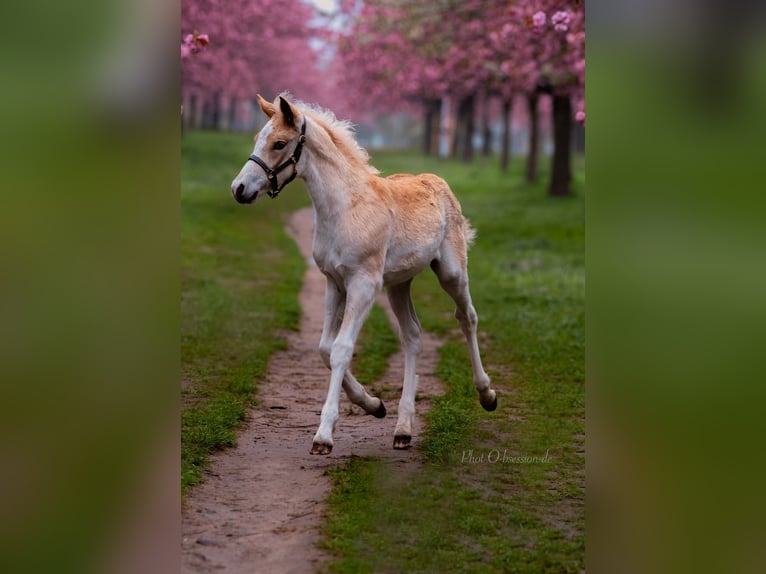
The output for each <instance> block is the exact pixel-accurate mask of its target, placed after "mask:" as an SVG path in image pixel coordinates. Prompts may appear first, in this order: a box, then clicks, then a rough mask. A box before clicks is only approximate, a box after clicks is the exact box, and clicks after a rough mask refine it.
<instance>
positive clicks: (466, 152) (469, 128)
mask: <svg viewBox="0 0 766 574" xmlns="http://www.w3.org/2000/svg"><path fill="white" fill-rule="evenodd" d="M475 111H476V97H475V95H474V94H471V95H470V96H468V97H467V98H466V99H465V133H464V135H463V138H464V139H463V161H464V162H466V163H470V162H471V161H473V131H474V128H475V126H474V115H475Z"/></svg>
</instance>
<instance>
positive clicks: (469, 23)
mask: <svg viewBox="0 0 766 574" xmlns="http://www.w3.org/2000/svg"><path fill="white" fill-rule="evenodd" d="M341 9H342V11H343V13H344V15H345V17H346V18H347V19H348V21H349V22H350V25H349V26H348V27H347V28H346V31H345V32H343V33H338V34H337V36H338V38H337V43H338V46H339V56H340V58H342V61H343V64H344V66H345V68H346V70H347V71H348V72H349V82H348V84H347V86H348V90H349V92H350V94H351V97H352V98H354V99H355V100H360V101H364V102H366V103H367V105H368V106H375V107H377V108H382V109H386V108H389V109H392V108H396V107H398V106H399V105H401V104H402V103H405V102H406V103H408V104H411V103H412V102H413V101H417V102H422V104H423V106H424V110H425V116H424V118H425V119H424V123H425V128H426V129H425V132H426V133H425V137H424V144H425V145H424V147H425V149H426V150H429V149H433V145H431V144H432V142H433V134H432V132H433V130H434V129H435V128H437V127H438V125H439V123H440V122H439V119H438V110H439V109H440V105H439V102H440V101H441V100H442V99H443V98H449V99H451V100H452V101H454V102H456V104H457V105H455V106H454V108H455V110H456V116H457V117H456V122H455V123H456V124H457V126H458V128H457V129H456V134H457V135H456V137H455V138H454V140H453V149H454V151H457V148H459V147H462V151H463V153H462V155H463V157H464V159H467V160H470V158H471V156H472V152H473V145H472V141H471V140H472V135H473V131H474V113H475V107H476V102H477V98H478V97H479V96H480V95H481V96H482V98H483V99H482V109H483V111H482V114H483V117H484V118H485V120H484V123H485V125H486V123H487V122H486V115H487V110H489V109H490V107H489V99H490V98H492V97H494V98H499V99H500V100H501V102H502V107H501V109H502V115H503V120H504V121H503V124H504V126H506V127H505V130H504V132H505V133H504V134H503V156H504V161H503V164H505V165H507V160H508V157H509V150H510V131H509V130H510V113H511V104H512V99H513V98H514V97H515V96H517V95H524V96H526V98H527V100H528V102H529V107H530V116H531V120H532V121H531V122H530V124H531V127H532V128H533V129H531V130H530V138H531V141H530V146H529V149H530V158H529V159H530V161H529V162H528V169H527V174H528V177H529V178H530V179H534V177H535V174H536V149H537V130H536V129H535V126H536V123H537V122H536V118H537V108H538V106H537V100H538V97H539V94H541V93H544V94H549V95H551V97H552V98H553V102H554V105H553V109H554V110H555V111H554V118H553V119H554V120H556V119H558V122H556V121H554V125H557V126H559V128H558V131H557V132H556V133H557V134H558V136H559V137H554V140H555V142H556V147H557V148H559V150H560V151H561V150H562V149H563V152H562V153H563V154H564V155H565V156H566V157H567V158H568V155H569V150H568V147H567V146H566V145H565V144H564V143H563V135H562V134H564V132H565V131H566V129H567V127H566V126H565V121H564V119H566V122H568V124H567V125H568V126H570V127H571V120H572V118H573V116H574V117H576V118H577V119H578V120H579V121H584V107H583V105H584V103H583V97H582V94H583V89H584V85H585V59H584V47H585V30H584V3H583V2H582V1H580V0H515V1H510V2H509V1H507V0H506V1H502V0H433V1H431V2H427V3H425V2H423V3H413V2H406V1H404V0H364V1H360V0H345V1H344V2H342V3H341ZM572 101H574V110H573V109H572V105H571V102H572ZM567 106H568V107H567ZM562 110H563V113H565V118H564V115H562ZM562 118H564V119H562ZM483 131H484V133H487V132H488V130H487V129H486V127H485V128H484V130H483ZM485 147H486V144H485ZM554 156H555V157H556V159H557V160H559V161H555V162H554V168H556V166H558V170H557V169H554V171H555V172H556V173H559V172H561V173H562V174H563V173H564V172H563V167H562V166H564V165H565V164H564V163H563V162H562V161H560V156H561V153H559V154H558V155H557V154H554ZM567 165H568V164H567ZM559 175H560V174H559ZM568 179H569V176H568V175H567V174H565V175H564V180H565V181H566V182H567V183H566V190H568ZM555 180H556V187H555V190H556V193H557V194H560V193H561V191H565V189H564V188H563V187H562V186H561V185H559V182H560V181H562V179H561V178H560V177H558V178H555ZM552 192H553V188H552Z"/></svg>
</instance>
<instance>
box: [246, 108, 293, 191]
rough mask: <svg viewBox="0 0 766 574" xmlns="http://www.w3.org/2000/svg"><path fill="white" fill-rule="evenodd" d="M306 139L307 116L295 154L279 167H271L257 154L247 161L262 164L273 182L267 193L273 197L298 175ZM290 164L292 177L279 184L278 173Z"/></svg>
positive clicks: (270, 181)
mask: <svg viewBox="0 0 766 574" xmlns="http://www.w3.org/2000/svg"><path fill="white" fill-rule="evenodd" d="M305 141H306V118H305V117H304V118H303V125H302V126H301V137H300V138H298V145H296V146H295V151H293V155H291V156H290V157H289V158H287V159H286V160H285V161H284V162H283V163H282V164H280V165H279V166H278V167H276V168H274V169H271V168H270V167H269V166H268V165H266V162H265V161H263V160H262V159H261V158H259V157H258V156H257V155H255V154H253V155H251V156H250V157H249V158H247V161H253V162H255V163H257V164H258V165H259V166H261V168H263V171H265V172H266V177H267V178H268V179H269V183H271V191H267V192H266V194H267V195H268V196H269V197H270V198H271V199H274V198H276V197H277V196H278V195H279V192H280V191H282V190H283V189H284V188H285V186H286V185H287V184H288V183H290V182H291V181H292V180H294V179H295V176H296V175H298V168H297V167H296V166H297V165H298V160H299V159H301V152H302V151H303V143H304V142H305ZM289 166H293V173H291V174H290V177H288V178H287V179H286V180H285V181H283V182H282V185H279V182H278V181H277V175H278V174H279V173H280V172H282V171H284V170H285V169H287V167H289Z"/></svg>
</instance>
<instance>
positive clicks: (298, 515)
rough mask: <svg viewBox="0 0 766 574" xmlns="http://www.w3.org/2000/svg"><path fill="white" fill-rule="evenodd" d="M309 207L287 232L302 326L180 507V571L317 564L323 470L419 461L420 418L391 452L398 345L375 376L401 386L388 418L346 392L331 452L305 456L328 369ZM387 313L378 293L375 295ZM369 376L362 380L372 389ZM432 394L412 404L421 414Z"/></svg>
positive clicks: (275, 569)
mask: <svg viewBox="0 0 766 574" xmlns="http://www.w3.org/2000/svg"><path fill="white" fill-rule="evenodd" d="M311 227H312V223H311V210H310V208H307V209H303V210H300V211H298V212H296V213H295V214H293V216H292V217H291V218H290V220H289V222H288V226H287V229H288V232H289V233H290V234H291V235H292V236H293V238H294V239H295V241H296V242H297V243H298V246H299V248H300V250H301V253H302V254H303V256H304V257H306V259H307V260H308V261H309V266H308V269H307V270H306V273H305V274H304V276H303V287H302V289H301V293H300V303H301V308H302V310H303V313H302V317H301V323H300V332H298V333H290V335H289V336H288V349H287V350H285V351H280V352H278V353H275V354H274V355H273V356H272V358H271V361H270V363H269V370H268V374H267V376H266V379H265V381H263V383H262V384H261V386H260V391H259V395H258V396H259V399H260V403H259V405H258V407H257V408H255V409H253V410H252V412H251V413H250V416H249V420H248V424H247V427H246V428H245V429H244V430H242V431H241V432H240V434H239V438H238V446H237V447H236V448H232V449H228V450H226V451H224V452H221V453H218V454H216V455H214V456H213V457H212V464H211V466H210V469H211V470H210V471H209V472H208V473H207V475H206V482H205V484H203V485H201V486H198V487H196V488H194V489H192V491H191V493H190V494H189V495H188V497H187V500H186V506H185V508H184V510H183V513H182V543H181V553H182V572H227V573H243V574H245V573H246V574H254V573H261V572H263V573H269V574H270V573H275V574H281V573H303V572H315V571H316V570H317V568H318V566H319V565H320V564H321V563H322V561H323V560H324V559H325V558H326V557H325V555H324V554H323V552H322V551H321V550H320V549H319V548H317V546H316V543H317V542H318V541H319V539H320V532H319V529H320V527H321V525H322V515H323V511H324V502H323V501H324V500H325V499H326V498H327V496H328V495H329V493H330V486H331V485H330V479H329V478H328V477H327V476H325V470H326V469H327V468H330V467H335V466H339V465H342V464H343V463H344V462H345V461H346V460H347V459H348V458H349V457H351V456H352V455H356V456H375V457H379V458H385V459H388V460H390V461H391V462H392V463H393V464H402V465H410V464H413V463H415V462H416V461H417V459H418V451H419V449H418V446H419V443H420V437H421V435H422V432H423V423H422V419H421V418H420V417H419V416H418V417H416V422H415V428H414V429H413V437H412V438H413V446H414V448H412V449H410V450H407V451H395V450H393V449H392V447H391V445H392V442H393V434H394V426H395V424H396V411H397V408H396V407H397V405H398V401H399V394H400V392H399V389H401V384H402V376H403V373H404V363H403V356H402V354H401V353H396V354H395V355H394V356H393V357H392V358H391V360H390V362H389V368H388V370H387V371H386V373H385V374H384V375H383V377H382V379H381V381H380V384H381V385H382V386H384V387H391V388H393V389H397V391H396V392H395V393H394V394H393V395H387V394H384V395H383V398H384V401H385V404H386V407H387V409H388V416H387V417H386V418H385V419H376V418H374V417H372V416H368V415H364V414H363V411H362V410H361V409H359V408H358V407H356V406H354V407H352V410H353V414H349V407H350V406H351V403H350V402H349V401H348V399H347V398H346V397H345V395H342V397H341V405H340V412H341V418H340V420H339V421H338V425H337V428H336V431H335V435H334V443H335V446H334V449H333V451H332V454H331V455H329V456H311V455H309V449H310V448H311V439H312V437H313V435H314V433H315V432H316V429H317V426H318V425H319V415H320V411H321V409H322V404H323V402H324V399H325V396H326V393H327V386H328V383H329V371H328V370H327V369H326V368H325V367H324V365H323V364H322V361H321V359H320V358H319V353H318V351H317V347H318V345H319V337H320V335H321V332H322V316H323V309H324V284H325V281H324V276H323V275H322V273H321V272H320V271H319V270H318V269H317V267H316V266H315V265H314V264H313V263H312V262H311V260H310V257H311V239H312V229H311ZM378 301H379V302H380V303H381V304H383V305H384V308H386V311H387V312H388V313H389V319H391V317H392V316H391V312H390V309H389V308H388V304H387V301H386V298H385V296H384V295H381V296H379V297H378ZM439 344H440V342H439V341H438V340H437V339H436V338H435V337H433V336H431V335H429V334H428V333H423V336H422V340H421V352H420V360H419V363H418V374H419V384H418V394H419V395H423V396H425V397H430V396H434V395H437V394H440V393H441V392H442V389H441V385H440V383H439V382H438V380H437V379H436V377H435V376H434V375H433V373H434V371H435V369H436V364H437V361H438V354H437V349H438V347H439ZM369 383H370V381H362V384H364V385H365V386H366V387H367V389H368V390H369V389H370V384H369ZM428 403H429V401H428V399H424V400H421V401H419V402H418V403H417V408H418V415H422V414H423V413H424V412H425V411H426V410H427V409H428V406H429V405H428Z"/></svg>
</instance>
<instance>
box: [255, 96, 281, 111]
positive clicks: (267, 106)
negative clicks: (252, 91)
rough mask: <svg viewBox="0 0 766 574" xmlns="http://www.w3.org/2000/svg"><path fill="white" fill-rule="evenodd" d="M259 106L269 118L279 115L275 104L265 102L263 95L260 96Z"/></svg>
mask: <svg viewBox="0 0 766 574" xmlns="http://www.w3.org/2000/svg"><path fill="white" fill-rule="evenodd" d="M258 105H259V106H261V111H262V112H263V113H264V114H266V115H267V116H269V117H271V116H273V115H274V114H275V113H277V108H275V107H274V104H272V103H271V102H267V101H266V100H264V99H263V98H262V97H261V94H258Z"/></svg>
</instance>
